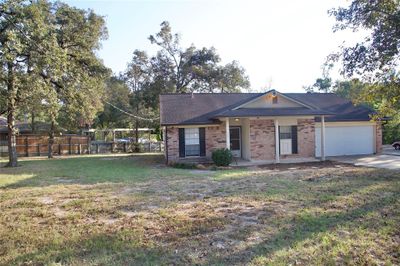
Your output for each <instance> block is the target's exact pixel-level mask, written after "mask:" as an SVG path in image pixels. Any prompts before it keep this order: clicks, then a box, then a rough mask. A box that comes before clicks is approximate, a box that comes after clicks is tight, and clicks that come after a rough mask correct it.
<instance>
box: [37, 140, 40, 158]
mask: <svg viewBox="0 0 400 266" xmlns="http://www.w3.org/2000/svg"><path fill="white" fill-rule="evenodd" d="M37 153H38V156H40V143H39V142H38V144H37Z"/></svg>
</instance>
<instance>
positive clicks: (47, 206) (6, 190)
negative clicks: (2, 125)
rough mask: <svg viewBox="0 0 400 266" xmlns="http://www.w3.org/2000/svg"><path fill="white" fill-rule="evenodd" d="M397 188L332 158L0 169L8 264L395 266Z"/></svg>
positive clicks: (379, 174) (106, 161)
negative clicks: (186, 166) (197, 166)
mask: <svg viewBox="0 0 400 266" xmlns="http://www.w3.org/2000/svg"><path fill="white" fill-rule="evenodd" d="M1 182H2V183H1ZM2 184H3V185H2ZM399 196H400V173H399V172H396V171H388V170H377V169H371V168H362V167H354V166H351V165H346V164H337V163H332V162H325V163H312V164H295V165H278V166H266V167H254V168H246V169H242V168H241V169H233V170H227V171H205V170H180V169H172V168H166V167H164V166H162V164H161V163H160V157H158V156H152V155H141V156H129V157H126V156H119V157H111V158H110V157H106V158H104V157H98V156H97V157H87V158H85V159H84V160H82V159H79V158H71V159H64V160H54V161H47V160H35V161H29V162H25V163H23V165H22V167H19V168H18V169H5V168H2V169H1V173H0V212H1V213H2V215H1V217H0V263H1V264H4V265H8V264H25V265H39V264H51V263H59V264H66V265H82V264H85V265H99V264H103V265H127V264H131V265H143V264H149V265H159V264H161V265H188V264H196V265H215V264H217V265H243V264H251V265H266V264H270V265H277V264H282V265H287V264H292V265H310V264H313V265H321V264H339V265H340V264H343V265H344V264H358V265H369V264H376V265H384V264H393V265H396V264H400V248H399V247H400V215H399V214H400V213H399V212H400V208H399V207H400V197H399Z"/></svg>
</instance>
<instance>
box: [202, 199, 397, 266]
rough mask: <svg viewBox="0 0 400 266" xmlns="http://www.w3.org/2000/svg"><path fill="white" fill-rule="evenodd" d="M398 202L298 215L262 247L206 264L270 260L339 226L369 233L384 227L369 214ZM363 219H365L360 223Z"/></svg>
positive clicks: (382, 223) (252, 246)
mask: <svg viewBox="0 0 400 266" xmlns="http://www.w3.org/2000/svg"><path fill="white" fill-rule="evenodd" d="M398 200H399V198H398V194H395V193H394V194H393V195H391V196H386V197H382V198H379V199H375V200H373V201H369V202H366V203H364V204H362V205H361V206H359V207H356V208H353V209H349V210H345V211H341V212H334V213H332V212H330V213H323V214H315V213H311V212H300V213H299V214H298V215H297V216H295V217H294V218H293V219H292V220H290V221H287V224H286V225H287V226H284V228H285V229H282V230H280V231H279V232H278V233H277V234H275V235H273V236H272V237H270V238H268V240H265V241H262V242H261V243H258V244H255V245H251V246H249V247H247V248H245V249H242V250H240V251H238V252H235V253H230V254H229V255H228V256H221V257H212V258H210V259H209V260H208V261H207V262H206V263H205V264H207V265H215V264H216V265H222V264H227V265H230V264H238V263H239V264H247V263H249V262H251V261H252V260H254V259H256V258H258V257H264V258H267V259H269V258H271V256H273V255H274V253H276V252H278V251H281V250H283V249H286V248H291V247H295V246H296V244H298V243H300V242H303V241H306V240H308V239H310V238H313V237H315V236H316V235H317V234H319V233H324V232H328V231H333V230H334V229H335V228H338V227H340V226H347V228H349V229H350V230H351V229H357V228H360V227H361V228H363V229H370V230H375V231H376V228H377V227H378V228H379V227H380V226H384V225H385V219H384V218H382V219H379V220H378V221H370V222H369V221H368V219H367V218H366V217H367V216H368V214H370V213H373V212H379V211H380V210H382V209H383V208H385V207H387V206H392V205H394V204H395V203H396V202H397V201H398ZM362 219H365V220H363V221H361V220H362Z"/></svg>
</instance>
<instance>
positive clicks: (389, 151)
mask: <svg viewBox="0 0 400 266" xmlns="http://www.w3.org/2000/svg"><path fill="white" fill-rule="evenodd" d="M382 154H386V155H395V156H400V150H395V149H394V148H393V147H392V145H383V151H382Z"/></svg>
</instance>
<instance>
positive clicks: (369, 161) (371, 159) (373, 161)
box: [329, 154, 400, 170]
mask: <svg viewBox="0 0 400 266" xmlns="http://www.w3.org/2000/svg"><path fill="white" fill-rule="evenodd" d="M329 160H332V161H337V162H341V163H351V164H354V165H356V166H367V167H376V168H385V169H393V170H400V156H397V155H387V154H381V155H357V156H335V157H329Z"/></svg>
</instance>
